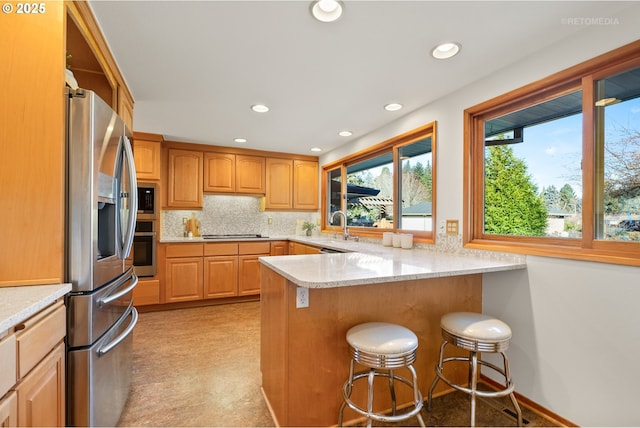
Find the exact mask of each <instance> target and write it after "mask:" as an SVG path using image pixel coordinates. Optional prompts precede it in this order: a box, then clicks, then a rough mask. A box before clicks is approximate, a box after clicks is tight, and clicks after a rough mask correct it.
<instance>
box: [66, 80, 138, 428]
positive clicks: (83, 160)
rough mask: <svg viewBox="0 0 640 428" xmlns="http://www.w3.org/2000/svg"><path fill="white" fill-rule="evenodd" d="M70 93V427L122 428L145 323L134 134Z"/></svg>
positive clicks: (94, 103)
mask: <svg viewBox="0 0 640 428" xmlns="http://www.w3.org/2000/svg"><path fill="white" fill-rule="evenodd" d="M66 95H67V98H68V110H67V121H68V124H67V148H66V150H67V168H66V170H67V177H66V182H67V206H66V210H67V216H66V219H67V224H66V228H67V239H66V244H65V247H66V248H65V251H66V258H65V259H66V280H67V282H70V283H71V284H72V292H71V293H70V294H69V295H68V297H67V301H66V303H67V425H71V426H115V425H116V424H117V423H118V419H119V418H120V414H121V413H122V409H123V407H124V404H125V402H126V400H127V397H128V395H129V389H130V378H131V372H132V358H133V355H132V336H131V333H132V332H133V329H134V327H135V325H136V322H137V320H138V313H137V311H136V309H135V307H134V306H133V289H134V288H135V286H136V285H137V283H138V278H137V277H136V275H135V274H134V273H133V266H131V265H132V263H131V262H128V261H127V258H128V257H129V253H130V250H131V245H132V242H133V235H134V231H135V223H136V211H137V187H136V177H135V166H134V163H133V151H132V148H131V144H130V137H131V132H130V131H129V130H128V129H127V127H126V126H125V124H124V122H123V121H122V120H121V119H120V118H119V117H118V115H117V114H116V113H115V112H114V111H113V110H112V109H111V108H110V107H109V106H108V105H107V104H106V103H105V102H104V101H103V100H101V99H100V97H98V96H97V95H96V94H95V93H93V92H91V91H85V90H82V89H78V90H75V91H72V90H68V91H67V93H66Z"/></svg>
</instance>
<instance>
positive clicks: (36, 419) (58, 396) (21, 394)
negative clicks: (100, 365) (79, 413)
mask: <svg viewBox="0 0 640 428" xmlns="http://www.w3.org/2000/svg"><path fill="white" fill-rule="evenodd" d="M64 355H65V350H64V343H60V344H59V345H58V346H57V347H56V348H55V349H54V350H53V351H51V353H49V355H47V357H46V358H45V359H44V360H42V361H41V362H40V363H39V364H38V365H37V366H36V368H34V369H33V370H32V371H31V372H30V373H29V374H28V375H27V376H26V377H25V378H24V379H23V380H22V382H20V383H19V384H18V386H17V387H16V393H17V395H18V397H17V398H18V424H19V426H49V427H51V426H64V425H65V399H64V398H65V395H64V394H65V370H64V366H65V357H64Z"/></svg>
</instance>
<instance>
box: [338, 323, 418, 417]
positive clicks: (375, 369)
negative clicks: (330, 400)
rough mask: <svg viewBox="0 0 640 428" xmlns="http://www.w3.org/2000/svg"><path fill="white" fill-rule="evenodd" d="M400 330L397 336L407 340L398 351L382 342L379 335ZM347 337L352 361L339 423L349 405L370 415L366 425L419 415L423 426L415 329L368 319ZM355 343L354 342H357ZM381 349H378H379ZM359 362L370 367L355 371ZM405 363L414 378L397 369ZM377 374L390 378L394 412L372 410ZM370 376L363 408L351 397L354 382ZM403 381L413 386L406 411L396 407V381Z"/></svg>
mask: <svg viewBox="0 0 640 428" xmlns="http://www.w3.org/2000/svg"><path fill="white" fill-rule="evenodd" d="M395 333H399V336H400V337H398V339H402V340H401V342H403V341H404V343H402V344H400V345H396V346H397V348H394V350H395V351H396V352H389V349H388V348H385V347H386V346H388V345H386V344H382V343H379V342H384V341H379V339H380V336H384V335H387V338H388V337H389V335H391V336H393V334H395ZM347 341H348V342H349V345H350V346H349V348H350V351H351V362H350V365H349V378H348V379H347V381H346V382H345V383H344V385H343V386H342V396H343V398H344V401H343V402H342V405H341V406H340V412H339V414H338V426H342V419H343V413H344V409H345V407H347V406H348V407H349V408H350V409H351V410H353V411H354V412H356V413H358V414H359V415H361V416H364V417H366V418H367V427H370V426H371V423H372V421H374V420H375V421H378V422H386V423H395V422H400V421H404V420H406V419H409V418H412V417H414V416H415V417H417V419H418V422H419V423H420V426H422V427H424V426H425V424H424V420H423V419H422V415H421V414H420V412H421V411H422V406H423V399H422V393H421V392H420V389H419V387H418V378H417V375H416V371H415V369H414V368H413V363H414V362H415V360H416V351H417V349H418V341H417V337H416V336H415V334H413V332H411V331H410V330H408V329H405V328H404V327H401V326H397V325H394V324H386V323H368V324H361V325H358V326H356V327H353V328H352V329H350V330H349V332H348V333H347ZM354 345H355V346H354ZM378 351H379V352H378ZM355 363H359V364H361V365H364V366H366V367H369V370H367V371H361V372H358V373H354V365H355ZM403 367H406V368H407V369H408V370H409V372H410V373H411V380H409V379H406V378H404V377H402V376H399V375H397V374H396V373H394V369H399V368H403ZM376 376H377V377H386V378H388V380H389V392H390V394H391V415H386V414H382V413H376V412H374V411H373V395H374V394H373V384H374V380H375V378H376ZM365 378H366V379H367V408H366V409H364V408H362V407H360V406H358V405H357V404H355V403H354V402H353V401H352V400H351V392H352V391H353V384H354V383H355V382H356V381H358V380H361V379H365ZM396 381H398V382H401V383H403V384H405V385H407V386H408V387H410V388H412V389H413V401H414V403H413V405H411V406H409V408H408V410H407V411H404V412H403V413H400V414H398V412H397V409H396V391H395V382H396Z"/></svg>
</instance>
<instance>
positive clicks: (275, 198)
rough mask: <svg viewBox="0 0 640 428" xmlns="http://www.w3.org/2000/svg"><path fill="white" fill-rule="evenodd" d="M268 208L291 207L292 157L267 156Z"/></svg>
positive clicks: (266, 203)
mask: <svg viewBox="0 0 640 428" xmlns="http://www.w3.org/2000/svg"><path fill="white" fill-rule="evenodd" d="M266 169H267V171H266V179H267V194H266V201H265V208H266V209H275V210H284V209H291V208H292V206H293V197H292V194H291V191H292V187H293V161H292V160H291V159H279V158H267V161H266Z"/></svg>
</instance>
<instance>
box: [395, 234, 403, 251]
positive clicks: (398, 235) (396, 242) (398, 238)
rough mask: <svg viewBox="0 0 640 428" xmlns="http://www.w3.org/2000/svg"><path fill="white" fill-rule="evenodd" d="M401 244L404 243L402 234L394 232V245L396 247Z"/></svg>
mask: <svg viewBox="0 0 640 428" xmlns="http://www.w3.org/2000/svg"><path fill="white" fill-rule="evenodd" d="M401 245H402V236H400V234H399V233H394V234H393V246H394V247H395V248H400V246H401Z"/></svg>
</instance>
